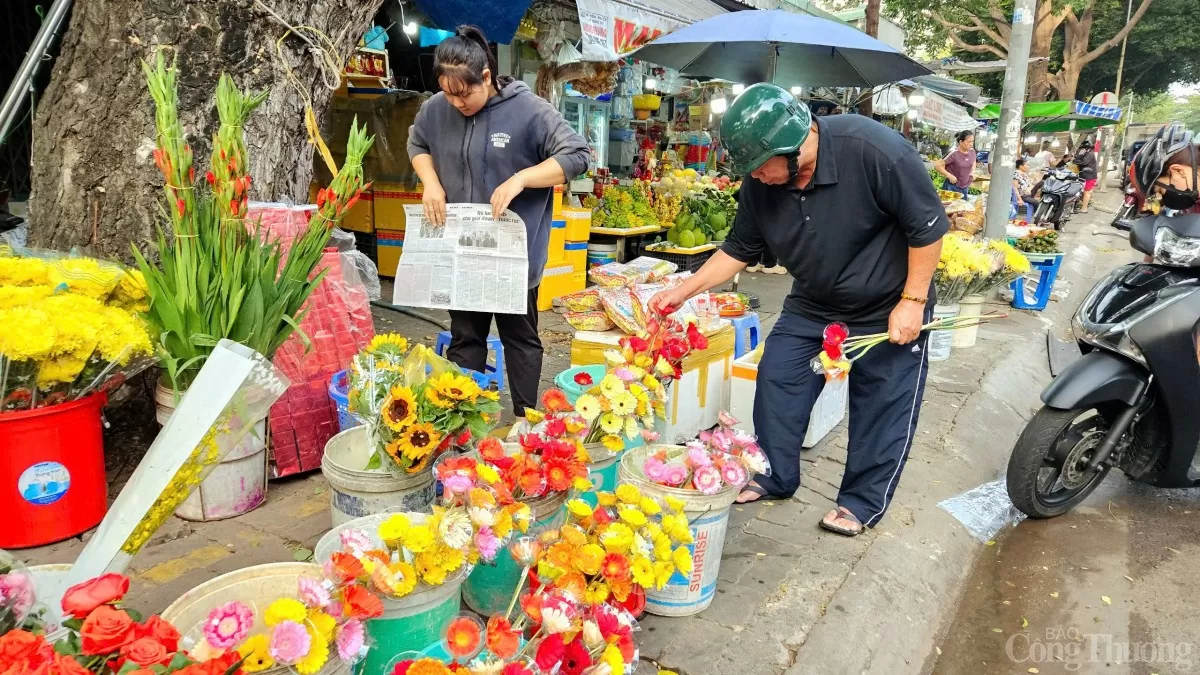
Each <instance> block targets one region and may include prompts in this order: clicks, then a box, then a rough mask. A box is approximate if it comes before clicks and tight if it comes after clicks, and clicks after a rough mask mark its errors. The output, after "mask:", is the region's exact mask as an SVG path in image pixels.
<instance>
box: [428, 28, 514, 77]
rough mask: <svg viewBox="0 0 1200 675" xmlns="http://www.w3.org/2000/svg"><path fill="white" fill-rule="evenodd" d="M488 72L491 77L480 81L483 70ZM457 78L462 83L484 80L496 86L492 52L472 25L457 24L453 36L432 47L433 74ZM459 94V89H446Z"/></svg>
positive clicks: (494, 57) (484, 39) (496, 70)
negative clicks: (488, 79)
mask: <svg viewBox="0 0 1200 675" xmlns="http://www.w3.org/2000/svg"><path fill="white" fill-rule="evenodd" d="M485 69H486V70H488V71H490V72H491V80H490V81H489V82H484V81H483V71H484V70H485ZM443 75H444V76H446V77H447V78H449V79H451V80H454V81H457V82H460V83H461V84H462V85H463V86H464V87H473V86H475V85H477V84H485V85H490V86H493V87H495V88H496V89H499V88H500V84H499V81H498V80H497V79H496V78H497V75H498V68H497V66H496V55H495V54H493V53H492V50H491V49H489V48H488V41H487V37H486V36H485V35H484V34H483V31H481V30H479V28H478V27H476V26H459V27H458V30H456V31H455V35H454V37H448V38H446V39H445V40H442V42H441V43H440V44H438V46H437V49H435V50H434V51H433V76H434V77H435V78H438V79H439V80H440V79H441V78H442V76H443ZM447 93H450V94H461V93H463V92H462V91H454V92H447Z"/></svg>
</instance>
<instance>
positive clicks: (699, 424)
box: [571, 331, 733, 443]
mask: <svg viewBox="0 0 1200 675" xmlns="http://www.w3.org/2000/svg"><path fill="white" fill-rule="evenodd" d="M622 337H624V333H621V332H620V331H609V332H595V331H578V332H576V333H575V340H576V342H583V343H587V344H589V345H598V344H607V345H612V346H614V347H616V346H617V343H618V341H619V340H620V339H621V338H622ZM572 351H573V352H574V350H572ZM585 365H593V364H590V363H575V359H574V358H572V363H571V366H573V367H574V366H585ZM732 367H733V349H732V346H731V347H730V350H729V354H728V355H726V356H725V357H724V358H715V359H713V360H711V361H710V362H709V363H708V364H707V365H706V366H701V367H700V368H695V369H692V370H685V371H684V373H683V377H682V378H680V379H679V380H676V381H675V382H672V383H671V388H670V390H669V391H668V393H667V409H666V420H665V421H664V420H659V421H658V429H657V430H658V432H659V433H660V434H662V437H661V440H660V441H659V442H661V443H683V442H685V441H690V440H692V439H693V438H695V437H696V435H697V434H699V433H700V432H701V431H703V430H705V429H709V428H711V427H713V426H715V425H716V424H717V416H718V415H719V414H720V412H721V411H722V410H728V409H729V393H730V384H731V377H730V374H731V371H732ZM704 368H707V370H708V373H707V377H706V378H701V377H700V373H701V370H702V369H704ZM702 379H703V380H705V381H704V385H705V386H704V392H703V393H704V396H703V397H702V396H701V391H700V385H701V380H702ZM702 398H703V401H704V404H703V405H701V399H702Z"/></svg>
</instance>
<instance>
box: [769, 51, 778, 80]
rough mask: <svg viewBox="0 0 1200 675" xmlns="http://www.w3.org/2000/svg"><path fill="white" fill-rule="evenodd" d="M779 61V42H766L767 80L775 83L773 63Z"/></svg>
mask: <svg viewBox="0 0 1200 675" xmlns="http://www.w3.org/2000/svg"><path fill="white" fill-rule="evenodd" d="M778 61H779V44H778V43H776V42H768V43H767V82H770V83H771V84H777V83H776V82H775V65H776V63H777V62H778Z"/></svg>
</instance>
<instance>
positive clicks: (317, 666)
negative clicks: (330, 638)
mask: <svg viewBox="0 0 1200 675" xmlns="http://www.w3.org/2000/svg"><path fill="white" fill-rule="evenodd" d="M308 633H309V635H310V636H311V640H310V643H311V646H310V647H309V648H308V653H307V654H305V655H304V658H302V659H300V660H299V661H297V662H296V672H297V673H300V675H314V673H316V672H317V671H319V670H321V668H324V667H325V662H326V661H328V660H329V643H328V642H326V641H325V640H322V639H321V638H320V635H314V634H313V630H312V628H311V627H310V628H309V630H308Z"/></svg>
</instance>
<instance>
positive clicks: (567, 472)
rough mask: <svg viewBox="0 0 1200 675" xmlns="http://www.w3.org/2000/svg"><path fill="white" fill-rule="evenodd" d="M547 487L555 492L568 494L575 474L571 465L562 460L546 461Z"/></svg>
mask: <svg viewBox="0 0 1200 675" xmlns="http://www.w3.org/2000/svg"><path fill="white" fill-rule="evenodd" d="M545 469H546V486H547V487H549V488H550V490H551V491H553V492H566V491H567V490H570V489H571V483H572V482H573V480H574V478H575V472H574V471H573V470H572V468H571V465H570V464H568V463H567V462H566V461H564V460H561V459H550V460H546V464H545Z"/></svg>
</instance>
